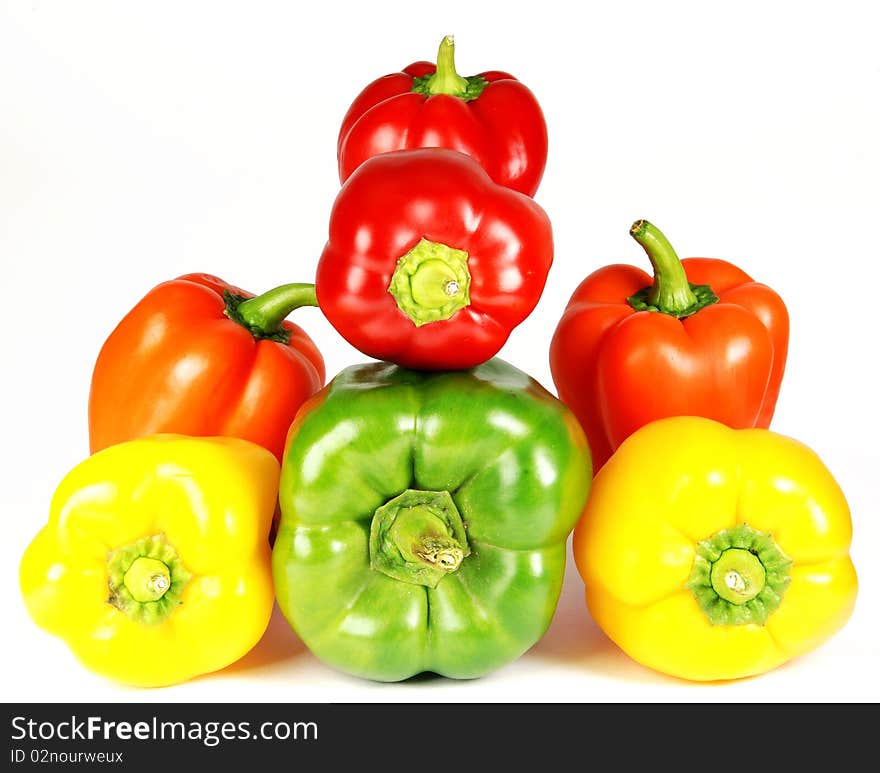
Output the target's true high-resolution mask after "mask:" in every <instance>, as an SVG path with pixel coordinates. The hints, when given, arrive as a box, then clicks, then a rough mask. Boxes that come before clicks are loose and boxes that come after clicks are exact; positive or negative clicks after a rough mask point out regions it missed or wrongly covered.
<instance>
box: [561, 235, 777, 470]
mask: <svg viewBox="0 0 880 773" xmlns="http://www.w3.org/2000/svg"><path fill="white" fill-rule="evenodd" d="M630 234H631V235H632V236H633V237H634V238H635V240H636V241H637V242H638V243H639V244H640V245H641V246H642V247H643V248H644V249H645V251H646V252H647V255H648V258H649V260H650V261H651V265H652V266H653V268H654V276H653V280H652V278H651V277H650V276H649V275H648V274H646V273H645V272H643V271H642V270H641V269H639V268H636V267H635V266H629V265H622V264H616V265H609V266H604V267H603V268H600V269H598V270H597V271H594V272H593V273H591V274H590V275H589V276H587V277H586V279H584V280H583V281H582V282H581V283H580V285H579V286H578V287H577V289H575V291H574V293H573V295H572V296H571V299H570V300H569V302H568V305H567V306H566V308H565V311H564V313H563V315H562V318H561V319H560V320H559V322H558V324H557V326H556V329H555V331H554V334H553V337H552V340H551V343H550V371H551V374H552V377H553V382H554V384H555V385H556V389H557V394H558V395H559V398H560V399H561V400H562V401H563V402H564V403H566V404H567V405H568V406H569V407H570V408H571V409H572V410H573V411H574V412H575V414H576V415H577V417H578V419H579V420H580V422H581V425H582V426H583V428H584V431H585V432H586V433H587V437H588V438H589V441H590V449H591V450H592V452H593V462H594V464H595V470H596V471H598V470H599V468H601V466H602V465H603V464H604V463H605V462H606V460H607V459H608V457H609V456H611V454H612V453H613V451H614V450H615V449H616V448H617V447H618V446H619V445H620V444H621V443H622V442H623V441H624V440H625V439H626V438H627V437H628V436H629V435H630V434H631V433H632V432H634V431H635V430H636V429H638V428H639V427H641V426H643V425H645V424H647V423H648V422H650V421H654V420H656V419H661V418H665V417H667V416H679V415H695V416H705V417H706V418H710V419H714V420H716V421H720V422H723V423H725V424H727V425H729V426H731V427H733V428H736V429H741V428H745V427H762V428H765V429H766V428H767V427H769V426H770V421H771V419H772V417H773V411H774V409H775V407H776V400H777V397H778V395H779V387H780V384H781V382H782V376H783V372H784V369H785V359H786V354H787V351H788V327H789V324H788V312H787V310H786V307H785V304H784V303H783V301H782V299H781V298H780V297H779V295H777V294H776V292H774V291H773V290H771V289H770V288H769V287H767V286H766V285H763V284H760V283H758V282H755V281H754V280H753V279H752V278H751V277H750V276H749V275H748V274H746V273H745V272H744V271H742V270H741V269H740V268H737V267H736V266H735V265H733V264H731V263H728V262H727V261H724V260H720V259H717V258H685V259H684V260H679V258H678V256H677V255H676V253H675V250H674V249H673V248H672V245H671V244H670V243H669V241H668V240H667V239H666V237H665V236H664V235H663V234H662V233H661V232H660V230H659V229H657V228H656V227H655V226H653V225H652V224H651V223H649V222H647V221H646V220H639V221H637V222H636V223H634V224H633V226H632V228H631V229H630Z"/></svg>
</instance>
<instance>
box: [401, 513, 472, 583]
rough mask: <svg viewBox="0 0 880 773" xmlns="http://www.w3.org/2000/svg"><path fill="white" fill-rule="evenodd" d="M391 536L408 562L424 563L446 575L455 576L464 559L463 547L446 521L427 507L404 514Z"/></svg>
mask: <svg viewBox="0 0 880 773" xmlns="http://www.w3.org/2000/svg"><path fill="white" fill-rule="evenodd" d="M388 534H389V536H390V538H391V540H392V542H394V545H395V546H396V547H397V549H398V550H399V551H400V555H401V556H403V558H404V560H405V561H421V562H422V563H426V564H430V565H431V566H432V567H434V568H436V569H439V570H440V571H442V572H454V571H455V570H456V569H458V567H459V565H460V564H461V562H462V560H463V559H464V550H463V549H462V547H461V545H460V544H459V543H458V541H457V540H455V539H454V538H453V537H451V536H450V534H449V529H448V527H447V526H446V523H445V522H444V520H443V519H442V518H439V517H438V516H437V515H436V514H435V513H433V512H431V510H429V509H428V508H427V507H423V506H420V505H416V506H415V507H407V508H404V509H402V510H400V511H399V512H398V514H397V518H395V520H394V524H393V525H392V527H391V528H390V529H389V531H388Z"/></svg>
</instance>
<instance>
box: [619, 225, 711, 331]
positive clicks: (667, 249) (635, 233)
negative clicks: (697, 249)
mask: <svg viewBox="0 0 880 773" xmlns="http://www.w3.org/2000/svg"><path fill="white" fill-rule="evenodd" d="M629 233H630V236H632V237H633V238H634V239H635V240H636V241H637V242H638V243H639V244H641V245H642V248H643V249H644V250H645V252H646V253H647V255H648V259H649V260H650V261H651V266H652V267H653V268H654V283H653V284H651V285H649V286H648V287H645V288H642V289H641V290H639V292H637V293H636V294H635V295H633V296H632V297H630V298H627V301H628V302H629V304H630V306H632V307H633V308H634V309H635V310H636V311H659V312H662V313H664V314H669V315H671V316H673V317H678V318H681V317H688V316H690V315H691V314H695V313H696V312H697V311H699V310H700V309H702V308H703V307H704V306H708V305H709V304H710V303H716V302H717V301H718V296H717V295H715V293H713V292H712V289H711V288H710V287H709V286H708V285H693V284H691V283H690V282H688V278H687V274H686V273H685V270H684V266H682V264H681V260H679V257H678V255H677V254H676V253H675V250H674V249H673V247H672V245H671V244H670V243H669V240H668V239H667V238H666V237H665V236H664V235H663V232H662V231H661V230H660V229H659V228H657V226H655V225H653V224H652V223H649V222H648V221H647V220H637V221H636V222H635V223H633V224H632V226H631V227H630V229H629Z"/></svg>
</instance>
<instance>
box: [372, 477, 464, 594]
mask: <svg viewBox="0 0 880 773" xmlns="http://www.w3.org/2000/svg"><path fill="white" fill-rule="evenodd" d="M469 555H470V548H469V547H468V543H467V537H466V536H465V531H464V524H463V523H462V520H461V515H460V514H459V512H458V509H457V508H456V506H455V503H454V502H453V501H452V497H451V496H450V494H449V492H448V491H419V490H416V489H409V490H407V491H404V492H403V493H402V494H400V495H399V496H397V497H394V499H391V500H389V501H388V502H386V503H385V504H384V505H382V506H381V507H379V508H377V510H376V512H375V513H374V514H373V521H372V523H371V525H370V566H371V567H372V568H373V569H374V570H375V571H377V572H381V573H382V574H385V575H387V576H388V577H391V578H393V579H395V580H402V581H403V582H409V583H413V584H416V585H426V586H428V587H429V588H435V587H436V586H437V583H439V582H440V580H442V579H443V578H444V577H445V576H446V575H447V574H450V573H451V572H454V571H456V570H457V569H458V568H459V567H460V566H461V563H462V561H464V559H465V558H466V557H467V556H469Z"/></svg>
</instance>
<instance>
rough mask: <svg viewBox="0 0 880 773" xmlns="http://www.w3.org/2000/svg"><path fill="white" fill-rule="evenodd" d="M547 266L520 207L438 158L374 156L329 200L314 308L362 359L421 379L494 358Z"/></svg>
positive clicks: (537, 291) (462, 159)
mask: <svg viewBox="0 0 880 773" xmlns="http://www.w3.org/2000/svg"><path fill="white" fill-rule="evenodd" d="M552 260H553V236H552V231H551V226H550V220H549V219H548V217H547V215H546V213H545V212H544V210H543V209H541V207H540V206H538V204H537V203H535V201H534V200H533V199H531V198H529V197H528V196H525V195H524V194H522V193H518V192H516V191H514V190H511V189H510V188H506V187H504V186H501V185H497V184H496V183H494V182H493V181H492V180H491V179H490V177H489V175H488V174H487V173H486V171H485V170H484V169H483V168H482V167H481V166H480V165H479V164H478V163H477V162H476V161H475V160H474V159H472V158H470V157H469V156H466V155H464V154H462V153H457V152H456V151H453V150H446V149H443V148H426V149H417V150H399V151H394V152H389V153H382V154H380V155H378V156H374V157H373V158H371V159H369V160H368V161H366V162H364V163H363V164H362V165H361V166H360V167H358V169H357V171H356V172H355V173H354V174H353V175H352V176H351V177H350V178H349V179H348V180H347V181H346V182H345V184H344V185H343V186H342V188H341V189H340V191H339V193H338V194H337V197H336V200H335V202H334V204H333V208H332V211H331V214H330V225H329V239H328V241H327V244H326V246H325V248H324V250H323V252H322V254H321V257H320V259H319V261H318V267H317V271H316V280H315V284H316V288H315V289H316V292H317V298H318V303H319V305H320V307H321V310H322V311H323V312H324V315H325V316H326V318H327V319H328V320H329V322H330V324H332V325H333V327H334V328H336V330H337V331H338V332H339V333H340V335H342V337H343V338H345V339H346V340H347V341H348V342H349V343H350V344H352V345H353V346H354V347H356V348H357V349H359V350H360V351H361V352H362V353H364V354H366V355H368V356H370V357H374V358H376V359H380V360H390V361H393V362H395V363H397V364H398V365H402V366H404V367H410V368H416V369H422V370H455V369H463V368H470V367H472V366H475V365H478V364H480V363H482V362H485V361H486V360H488V359H489V358H491V357H492V356H494V355H495V354H496V353H497V352H498V350H499V349H500V348H501V347H502V346H503V345H504V343H505V341H506V340H507V338H508V336H509V335H510V332H511V331H512V329H513V328H514V327H515V326H516V325H518V324H519V323H520V322H522V321H523V320H524V319H525V318H526V317H527V316H528V315H529V314H530V313H531V311H532V310H533V309H534V307H535V305H536V304H537V302H538V300H539V298H540V296H541V293H542V292H543V289H544V284H545V282H546V280H547V274H548V272H549V270H550V265H551V262H552Z"/></svg>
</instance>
